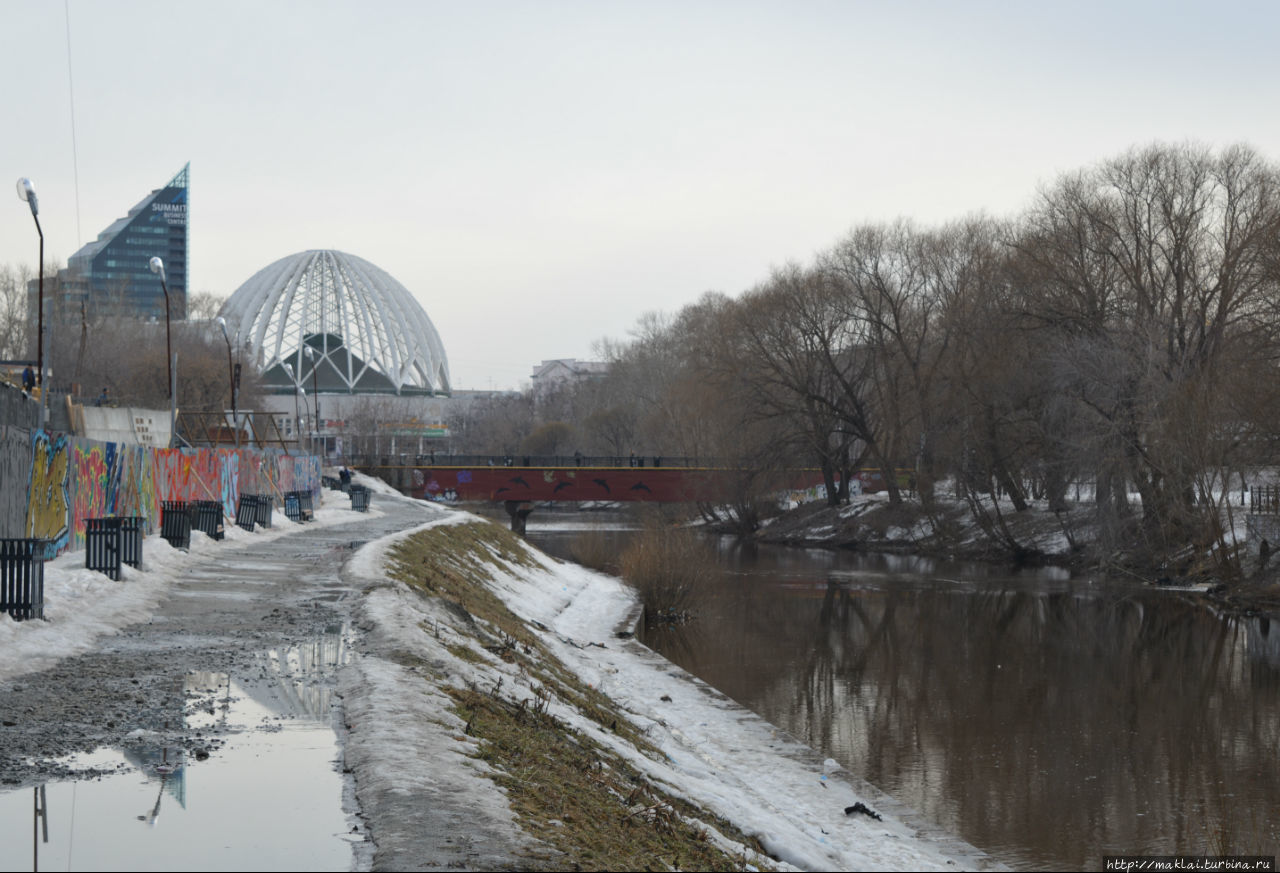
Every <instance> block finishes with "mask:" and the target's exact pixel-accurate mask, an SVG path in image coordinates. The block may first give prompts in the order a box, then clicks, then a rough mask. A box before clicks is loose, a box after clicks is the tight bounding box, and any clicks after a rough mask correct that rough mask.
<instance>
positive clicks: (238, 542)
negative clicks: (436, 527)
mask: <svg viewBox="0 0 1280 873" xmlns="http://www.w3.org/2000/svg"><path fill="white" fill-rule="evenodd" d="M330 494H332V492H330ZM345 504H347V497H346V495H345V494H343V495H340V499H335V498H334V497H333V496H329V497H328V502H327V503H326V504H322V505H321V506H320V507H319V508H317V509H316V511H315V520H314V521H311V522H308V524H311V525H316V526H321V527H327V526H329V525H335V524H346V523H348V522H350V521H353V520H355V519H356V518H358V517H359V514H358V513H355V512H352V511H351V509H350V508H349V507H348V506H347V505H345ZM368 514H369V515H375V514H376V515H381V514H383V513H382V510H380V509H378V508H377V503H376V502H371V503H370V506H369V513H368ZM224 527H225V531H226V538H225V539H224V540H223V541H222V542H220V543H219V542H215V541H214V540H213V539H211V538H210V537H208V536H206V535H205V534H203V533H200V532H199V531H192V533H191V550H190V552H184V551H182V550H180V549H175V548H174V547H173V546H171V545H169V543H168V541H167V540H165V539H163V538H161V537H160V535H159V534H153V535H152V536H149V537H146V538H145V539H144V540H143V541H142V569H141V570H135V569H134V568H133V567H129V566H125V567H122V568H121V574H120V581H119V582H113V581H112V580H111V579H109V578H107V577H106V576H105V575H104V574H102V573H99V572H97V571H95V570H87V569H85V566H84V562H85V553H84V552H83V551H74V552H66V553H64V554H62V555H59V556H58V557H57V558H55V559H53V560H52V561H46V562H45V565H44V619H45V620H44V621H39V620H29V621H14V620H13V619H12V618H11V617H10V616H9V615H8V614H7V613H0V679H8V678H10V677H12V676H17V675H20V674H22V673H27V672H31V671H34V670H43V669H46V668H48V667H49V666H51V665H52V664H54V663H56V662H58V661H60V660H62V659H63V658H67V657H70V656H72V655H77V654H80V653H81V652H85V651H88V650H89V649H90V648H92V647H93V644H94V641H95V640H97V639H98V638H99V637H102V636H104V635H107V634H112V633H115V632H116V631H118V630H120V629H121V628H123V627H126V626H127V625H130V624H133V623H135V622H139V621H145V620H146V619H147V618H148V617H149V616H150V615H151V613H152V612H154V611H155V608H156V605H157V604H158V603H159V602H160V601H161V599H163V598H164V597H165V596H166V594H167V593H168V591H169V587H170V585H171V584H172V583H173V581H174V580H175V579H177V578H179V576H180V575H181V574H182V571H183V570H184V569H185V568H186V567H188V566H190V565H192V564H193V563H194V562H201V561H208V560H210V559H214V558H215V556H216V555H218V554H219V553H221V552H223V551H225V550H226V549H238V548H244V547H245V546H246V545H249V544H251V543H256V542H262V541H263V540H264V539H276V538H279V537H282V536H288V535H289V534H290V533H292V532H293V531H295V530H298V529H299V528H300V527H301V526H300V525H299V524H297V523H296V522H292V521H290V520H289V518H288V517H287V516H286V515H285V514H284V513H283V512H281V511H279V510H276V511H275V512H274V513H272V527H270V528H261V527H256V528H255V529H254V531H253V532H252V533H250V532H249V531H246V530H244V529H242V528H239V527H236V525H235V524H234V523H232V522H231V521H230V520H227V521H226V522H225V524H224Z"/></svg>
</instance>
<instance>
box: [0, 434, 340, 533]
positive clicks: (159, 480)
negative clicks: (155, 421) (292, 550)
mask: <svg viewBox="0 0 1280 873" xmlns="http://www.w3.org/2000/svg"><path fill="white" fill-rule="evenodd" d="M0 475H2V476H3V482H4V483H5V484H6V485H7V484H8V483H24V484H25V485H26V488H25V489H23V488H21V487H11V488H7V489H6V488H3V487H0V524H3V526H4V527H3V535H4V536H11V537H13V536H21V537H40V538H43V539H47V540H49V550H48V555H49V557H52V556H54V555H56V554H58V553H60V552H64V551H67V550H68V549H79V548H83V547H84V531H85V520H86V519H89V518H98V517H101V516H111V515H135V516H141V517H142V518H143V519H145V523H144V526H145V529H146V532H147V533H152V532H154V531H155V530H156V529H157V528H158V527H159V523H160V503H161V502H162V501H165V500H216V501H218V502H220V503H221V504H222V507H223V511H224V512H225V513H226V514H227V516H229V517H230V516H234V514H235V508H236V504H237V502H238V501H239V499H240V494H241V493H246V494H250V493H251V494H269V495H271V496H272V497H273V498H275V499H276V501H277V502H278V503H281V504H282V503H283V500H284V493H285V492H286V491H304V490H307V491H311V492H312V494H313V495H318V494H319V493H320V484H321V483H320V459H319V458H314V457H305V458H294V457H290V456H288V455H285V454H283V453H282V452H280V451H278V450H272V449H266V450H261V449H155V448H150V447H148V446H138V445H124V444H120V443H106V442H98V441H96V440H88V439H82V438H79V437H73V436H68V435H67V434H61V433H48V432H46V431H39V430H37V431H28V430H26V429H23V428H10V427H5V428H3V429H0ZM5 492H7V493H5Z"/></svg>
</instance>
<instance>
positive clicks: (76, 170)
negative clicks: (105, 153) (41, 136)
mask: <svg viewBox="0 0 1280 873" xmlns="http://www.w3.org/2000/svg"><path fill="white" fill-rule="evenodd" d="M62 9H63V11H64V12H65V13H66V22H67V94H68V96H69V97H70V98H71V171H72V174H73V175H74V178H75V186H76V249H77V250H78V249H79V248H80V245H81V241H80V156H79V154H78V152H77V151H76V86H75V80H74V79H72V77H71V0H62Z"/></svg>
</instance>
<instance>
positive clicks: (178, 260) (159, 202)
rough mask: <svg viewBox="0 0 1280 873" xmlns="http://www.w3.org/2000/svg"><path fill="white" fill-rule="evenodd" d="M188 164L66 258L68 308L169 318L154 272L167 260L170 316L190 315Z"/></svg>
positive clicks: (63, 275)
mask: <svg viewBox="0 0 1280 873" xmlns="http://www.w3.org/2000/svg"><path fill="white" fill-rule="evenodd" d="M190 167H191V165H190V164H189V163H188V164H187V165H186V166H184V167H183V168H182V170H181V171H179V172H178V174H177V175H176V176H174V177H173V178H172V179H170V180H169V182H168V183H167V184H166V185H165V186H164V187H163V188H158V189H156V190H155V191H152V192H151V193H150V194H148V195H147V197H146V198H145V199H144V200H143V201H142V202H141V203H139V204H138V205H137V206H135V207H133V208H132V209H130V210H129V214H128V215H126V216H125V217H124V218H121V219H118V220H117V221H115V222H114V223H112V225H111V226H110V227H108V228H107V229H106V230H104V231H103V232H102V233H100V234H98V238H97V239H96V240H94V241H93V242H91V243H89V244H88V245H86V246H85V247H84V248H82V249H80V251H78V252H76V253H75V254H74V255H72V256H71V257H70V258H69V259H68V260H67V268H66V270H63V271H60V272H59V274H58V279H59V281H60V283H61V289H60V290H61V292H62V295H63V297H62V300H61V301H60V303H61V306H62V307H65V309H64V312H70V313H79V312H80V311H81V305H82V304H83V305H84V311H86V312H89V313H93V314H95V315H122V316H133V317H136V318H157V319H163V318H164V290H163V288H161V286H160V277H159V276H157V275H156V274H155V273H152V272H151V270H150V262H151V258H152V257H155V256H157V255H158V256H159V257H161V258H162V259H164V270H165V279H166V280H167V281H168V284H169V305H170V316H171V317H172V318H173V319H174V320H178V319H183V318H186V316H187V182H188V173H189V171H190Z"/></svg>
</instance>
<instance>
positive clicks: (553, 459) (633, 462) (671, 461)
mask: <svg viewBox="0 0 1280 873" xmlns="http://www.w3.org/2000/svg"><path fill="white" fill-rule="evenodd" d="M346 463H347V466H350V467H683V468H689V467H715V466H718V464H717V462H716V460H715V459H713V458H688V457H679V456H670V455H524V454H516V455H452V454H445V453H443V452H434V453H429V454H426V455H410V454H396V455H391V454H374V455H350V456H348V457H347V458H346Z"/></svg>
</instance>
